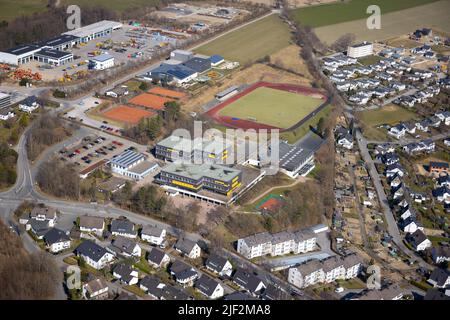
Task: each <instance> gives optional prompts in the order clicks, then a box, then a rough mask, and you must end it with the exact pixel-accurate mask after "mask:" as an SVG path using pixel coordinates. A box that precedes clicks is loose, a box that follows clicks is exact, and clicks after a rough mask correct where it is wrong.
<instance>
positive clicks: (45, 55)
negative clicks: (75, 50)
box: [34, 48, 73, 66]
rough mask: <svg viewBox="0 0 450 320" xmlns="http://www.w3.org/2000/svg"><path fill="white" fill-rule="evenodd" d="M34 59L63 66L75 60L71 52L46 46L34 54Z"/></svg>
mask: <svg viewBox="0 0 450 320" xmlns="http://www.w3.org/2000/svg"><path fill="white" fill-rule="evenodd" d="M34 60H37V61H39V62H43V63H47V64H51V65H54V66H62V65H64V64H66V63H69V62H72V61H73V54H72V53H71V52H65V51H59V50H54V49H47V48H44V49H42V50H39V51H38V52H36V53H35V54H34Z"/></svg>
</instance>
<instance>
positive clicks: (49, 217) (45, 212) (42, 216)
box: [30, 204, 57, 227]
mask: <svg viewBox="0 0 450 320" xmlns="http://www.w3.org/2000/svg"><path fill="white" fill-rule="evenodd" d="M30 218H32V219H36V220H38V221H47V222H48V225H49V227H54V226H55V224H56V220H57V213H56V209H55V208H52V207H47V206H44V205H41V204H40V205H37V206H36V207H34V208H33V209H32V210H31V213H30Z"/></svg>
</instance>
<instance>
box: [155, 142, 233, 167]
mask: <svg viewBox="0 0 450 320" xmlns="http://www.w3.org/2000/svg"><path fill="white" fill-rule="evenodd" d="M231 148H232V145H231V144H230V143H224V141H222V140H207V139H202V138H197V139H194V140H191V139H186V138H184V137H180V136H174V135H172V136H169V137H167V138H165V139H163V140H161V141H159V142H158V143H157V145H156V146H155V156H156V157H157V158H159V159H164V160H166V161H177V160H178V161H188V162H190V161H192V160H194V159H195V158H196V157H198V159H203V162H205V163H217V162H225V160H226V158H227V157H228V155H229V152H230V151H231Z"/></svg>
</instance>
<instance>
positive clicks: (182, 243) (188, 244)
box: [174, 239, 202, 259]
mask: <svg viewBox="0 0 450 320" xmlns="http://www.w3.org/2000/svg"><path fill="white" fill-rule="evenodd" d="M174 248H175V250H177V251H178V252H180V253H182V254H183V255H185V256H187V257H189V258H191V259H196V258H200V255H201V252H202V250H201V248H200V246H199V245H198V244H197V243H196V242H194V241H191V240H189V239H179V240H178V241H177V243H175V246H174Z"/></svg>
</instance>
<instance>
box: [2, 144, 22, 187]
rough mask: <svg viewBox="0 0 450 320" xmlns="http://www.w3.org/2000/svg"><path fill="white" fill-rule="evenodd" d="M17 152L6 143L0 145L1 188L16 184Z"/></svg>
mask: <svg viewBox="0 0 450 320" xmlns="http://www.w3.org/2000/svg"><path fill="white" fill-rule="evenodd" d="M17 158H18V155H17V152H16V151H14V150H13V149H10V148H9V147H8V145H7V144H6V143H0V188H5V187H9V186H12V185H13V184H14V183H15V182H16V178H17V173H16V163H17Z"/></svg>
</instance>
